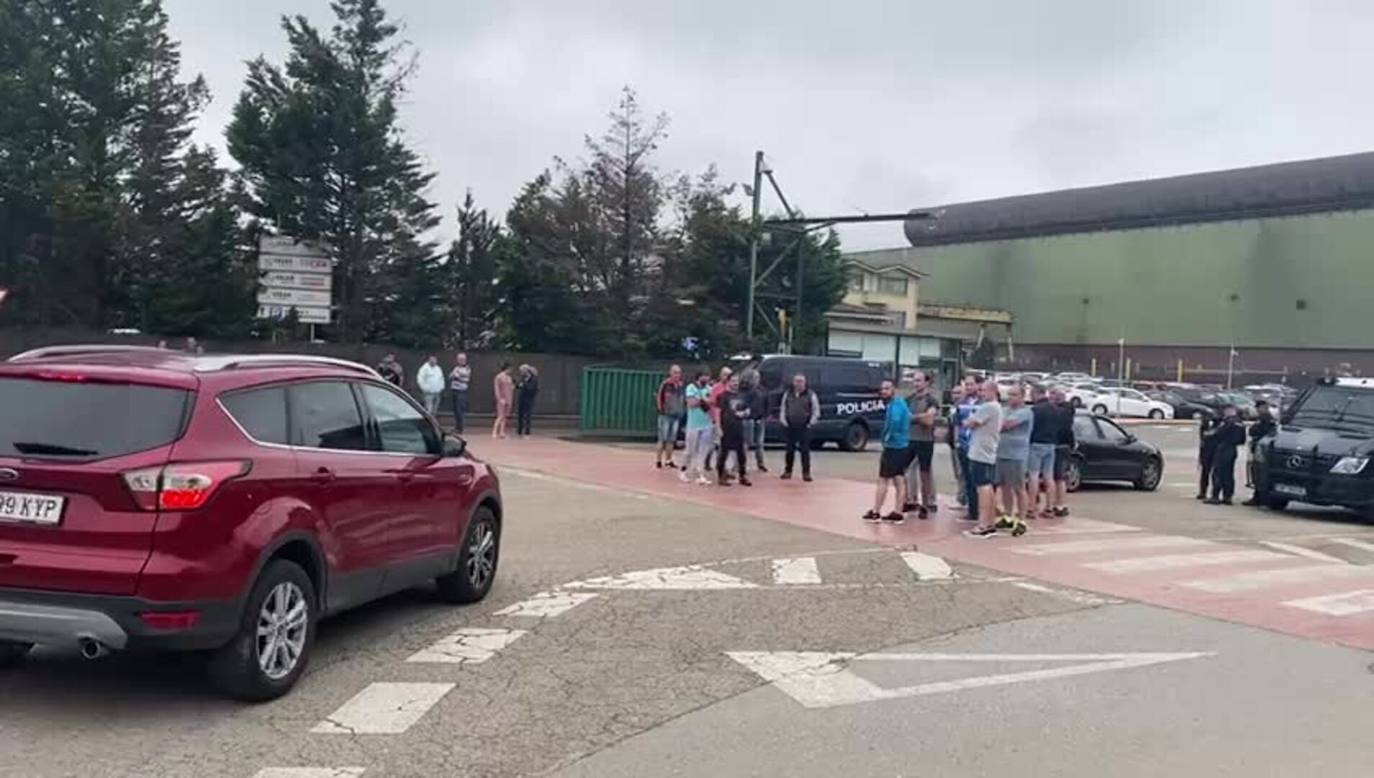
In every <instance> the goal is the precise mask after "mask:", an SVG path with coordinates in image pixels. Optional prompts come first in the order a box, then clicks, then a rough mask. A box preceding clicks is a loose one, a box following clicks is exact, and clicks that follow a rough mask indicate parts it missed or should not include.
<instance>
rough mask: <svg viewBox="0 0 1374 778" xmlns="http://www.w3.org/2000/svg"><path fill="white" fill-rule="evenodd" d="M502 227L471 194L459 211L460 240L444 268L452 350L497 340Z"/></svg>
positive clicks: (483, 346) (454, 244) (482, 345)
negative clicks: (498, 256) (498, 268)
mask: <svg viewBox="0 0 1374 778" xmlns="http://www.w3.org/2000/svg"><path fill="white" fill-rule="evenodd" d="M503 245H504V236H503V235H502V231H501V226H500V225H499V224H497V223H496V222H495V221H493V220H492V219H491V218H490V217H489V216H488V215H487V212H486V210H479V209H478V208H477V204H476V202H475V201H474V200H473V197H472V192H468V193H467V196H466V197H464V198H463V204H462V205H461V206H459V208H458V239H457V240H455V241H453V245H452V246H450V248H449V252H448V261H447V262H445V264H444V266H443V268H442V271H441V272H442V274H443V279H444V280H443V288H444V292H445V297H446V300H447V303H448V321H449V332H450V338H449V340H448V342H447V343H446V344H445V345H446V346H448V347H449V348H452V349H460V350H461V349H474V348H486V347H487V346H489V345H491V343H492V341H493V339H494V338H495V337H496V319H497V300H498V291H497V254H498V251H499V250H500V248H501V247H502V246H503Z"/></svg>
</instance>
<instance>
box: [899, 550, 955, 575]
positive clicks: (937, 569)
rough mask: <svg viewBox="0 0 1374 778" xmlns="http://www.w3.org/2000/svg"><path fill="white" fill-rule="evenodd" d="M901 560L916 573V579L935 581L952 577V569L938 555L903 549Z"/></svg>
mask: <svg viewBox="0 0 1374 778" xmlns="http://www.w3.org/2000/svg"><path fill="white" fill-rule="evenodd" d="M902 561H903V562H906V566H907V567H909V568H911V572H913V573H915V574H916V580H918V581H935V580H939V579H942V578H953V577H954V571H953V570H951V569H950V567H949V563H948V562H946V561H945V560H943V559H941V558H940V557H938V556H931V555H930V554H922V553H920V552H917V551H903V552H902Z"/></svg>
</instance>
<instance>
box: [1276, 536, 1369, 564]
mask: <svg viewBox="0 0 1374 778" xmlns="http://www.w3.org/2000/svg"><path fill="white" fill-rule="evenodd" d="M1260 543H1261V544H1263V545H1266V546H1268V547H1270V548H1272V549H1275V550H1277V551H1282V552H1284V553H1286V554H1293V555H1295V556H1300V557H1306V558H1308V559H1315V560H1317V561H1318V562H1335V563H1336V564H1339V565H1346V564H1350V563H1349V562H1347V561H1345V560H1344V559H1341V558H1340V557H1335V556H1331V555H1330V554H1323V553H1322V552H1320V551H1313V550H1312V549H1310V548H1305V547H1303V546H1295V545H1293V544H1292V543H1280V542H1278V541H1277V540H1261V541H1260Z"/></svg>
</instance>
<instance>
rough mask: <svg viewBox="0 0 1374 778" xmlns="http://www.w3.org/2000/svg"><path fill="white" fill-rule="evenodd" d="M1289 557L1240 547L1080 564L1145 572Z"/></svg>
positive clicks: (1122, 571)
mask: <svg viewBox="0 0 1374 778" xmlns="http://www.w3.org/2000/svg"><path fill="white" fill-rule="evenodd" d="M1291 558H1292V557H1289V556H1288V555H1286V554H1278V553H1275V552H1273V551H1261V550H1259V549H1242V550H1239V551H1212V552H1208V553H1203V554H1166V555H1163V556H1142V557H1134V558H1131V559H1113V560H1111V561H1109V562H1088V563H1086V564H1084V565H1083V567H1087V568H1090V569H1093V570H1097V571H1099V572H1103V573H1145V572H1155V571H1158V570H1179V569H1183V568H1188V567H1206V566H1209V565H1230V564H1236V563H1240V562H1270V561H1275V560H1279V559H1291Z"/></svg>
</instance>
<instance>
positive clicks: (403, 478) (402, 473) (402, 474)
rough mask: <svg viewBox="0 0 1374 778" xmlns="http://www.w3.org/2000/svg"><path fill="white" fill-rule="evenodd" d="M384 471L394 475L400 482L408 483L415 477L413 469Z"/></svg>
mask: <svg viewBox="0 0 1374 778" xmlns="http://www.w3.org/2000/svg"><path fill="white" fill-rule="evenodd" d="M386 472H388V473H390V474H391V475H394V476H396V480H397V481H400V482H401V483H410V481H411V480H412V479H414V478H415V471H414V470H388V471H386Z"/></svg>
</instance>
